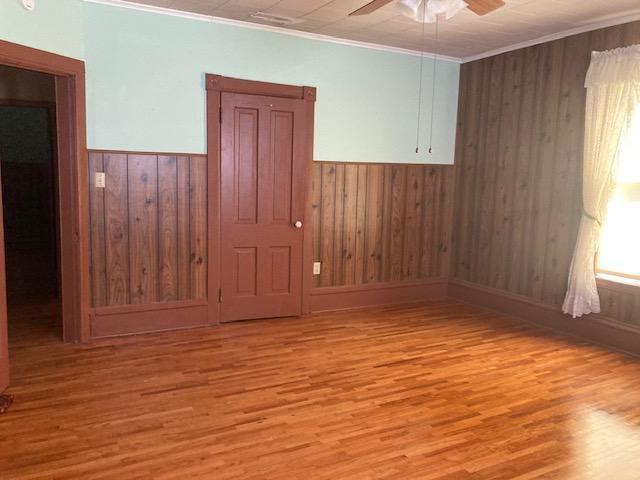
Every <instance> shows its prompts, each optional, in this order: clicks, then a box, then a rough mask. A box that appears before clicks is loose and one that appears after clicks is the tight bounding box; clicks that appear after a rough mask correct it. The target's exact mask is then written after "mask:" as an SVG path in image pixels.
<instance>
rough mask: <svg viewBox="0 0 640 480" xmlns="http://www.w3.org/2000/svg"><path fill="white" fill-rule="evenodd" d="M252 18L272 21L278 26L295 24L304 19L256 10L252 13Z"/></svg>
mask: <svg viewBox="0 0 640 480" xmlns="http://www.w3.org/2000/svg"><path fill="white" fill-rule="evenodd" d="M251 18H255V19H256V20H262V21H263V22H267V23H271V24H273V25H278V26H287V25H294V24H296V23H302V22H303V21H304V20H302V19H299V18H291V17H285V16H283V15H274V14H272V13H267V12H256V13H252V14H251Z"/></svg>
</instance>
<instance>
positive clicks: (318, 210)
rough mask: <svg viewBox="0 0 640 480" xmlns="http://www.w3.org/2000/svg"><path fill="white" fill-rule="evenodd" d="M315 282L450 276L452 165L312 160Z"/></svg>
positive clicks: (325, 284) (320, 284)
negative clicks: (318, 269) (318, 266)
mask: <svg viewBox="0 0 640 480" xmlns="http://www.w3.org/2000/svg"><path fill="white" fill-rule="evenodd" d="M312 175H313V177H312V181H313V191H312V197H313V198H312V202H313V203H312V205H313V224H314V243H313V244H314V261H316V262H321V274H320V275H315V276H314V281H315V283H314V285H315V286H316V287H335V286H341V285H358V284H364V283H376V282H401V281H406V280H416V279H424V278H432V277H446V276H447V275H448V266H449V261H450V258H449V253H450V248H449V244H450V235H451V222H450V218H451V205H452V200H453V167H452V166H447V165H406V164H398V165H390V164H384V165H383V164H362V163H360V164H357V163H334V162H315V163H314V166H313V173H312Z"/></svg>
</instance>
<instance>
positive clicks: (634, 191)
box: [598, 105, 640, 279]
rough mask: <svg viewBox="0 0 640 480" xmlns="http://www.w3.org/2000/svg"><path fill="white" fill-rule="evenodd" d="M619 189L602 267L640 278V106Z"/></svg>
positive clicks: (623, 150) (625, 144) (625, 147)
mask: <svg viewBox="0 0 640 480" xmlns="http://www.w3.org/2000/svg"><path fill="white" fill-rule="evenodd" d="M619 162H620V163H619V168H618V188H617V189H616V192H615V194H614V196H613V198H612V199H611V201H610V202H609V213H608V216H607V220H606V222H605V225H604V228H603V231H602V237H601V239H600V250H599V253H598V270H599V271H600V272H603V273H609V274H614V275H619V276H625V277H630V278H634V279H640V105H639V106H638V108H636V111H635V113H634V115H633V120H632V122H631V128H630V130H629V132H627V134H626V135H625V136H624V138H623V139H622V142H621V145H620V159H619Z"/></svg>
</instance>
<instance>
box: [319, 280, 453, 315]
mask: <svg viewBox="0 0 640 480" xmlns="http://www.w3.org/2000/svg"><path fill="white" fill-rule="evenodd" d="M446 296H447V279H446V278H428V279H424V280H416V281H404V282H385V283H365V284H362V285H346V286H341V287H319V288H312V289H311V311H312V312H326V311H331V310H346V309H350V308H358V307H370V306H376V305H392V304H396V303H413V302H420V301H425V300H436V299H443V298H446Z"/></svg>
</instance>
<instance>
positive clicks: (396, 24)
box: [127, 0, 640, 59]
mask: <svg viewBox="0 0 640 480" xmlns="http://www.w3.org/2000/svg"><path fill="white" fill-rule="evenodd" d="M505 1H506V5H505V6H504V7H503V8H501V9H499V10H496V11H494V12H492V13H490V14H488V15H485V16H483V17H479V16H477V15H475V14H473V13H472V12H470V11H468V10H465V11H463V12H461V13H459V14H458V15H456V16H455V17H453V18H452V19H450V20H448V21H446V22H441V23H440V26H439V39H440V41H439V42H438V46H437V47H436V44H435V41H434V26H433V25H432V24H428V25H427V27H426V35H425V42H424V43H422V40H421V39H422V27H421V24H420V23H418V22H414V21H413V20H410V19H408V18H406V17H403V16H402V15H399V14H398V12H397V10H396V6H395V5H394V4H393V3H391V4H389V5H387V6H386V7H383V8H381V9H380V10H378V11H376V12H374V13H372V14H370V15H364V16H357V17H349V16H348V15H349V12H351V11H353V10H355V9H357V8H359V7H361V6H363V5H365V4H366V3H368V0H135V2H133V1H132V2H128V0H127V3H138V4H145V5H151V6H156V7H163V8H168V9H173V10H179V11H183V12H191V13H198V14H203V15H211V16H216V17H222V18H226V19H233V20H241V21H246V22H252V23H266V22H261V21H259V20H256V19H254V18H252V17H251V14H253V13H255V12H258V11H262V12H268V13H272V14H277V15H285V16H289V17H294V18H297V19H300V20H303V21H302V22H301V23H297V24H294V25H291V26H288V27H286V28H289V29H294V30H299V31H302V32H309V33H315V34H322V35H328V36H331V37H337V38H340V39H345V40H354V41H358V42H367V43H374V44H379V45H385V46H390V47H398V48H404V49H410V50H420V51H427V52H432V53H438V54H442V55H446V56H450V57H457V58H462V59H469V58H471V57H476V56H482V55H483V54H486V53H488V52H493V51H495V50H503V49H507V48H508V47H510V46H513V45H516V44H520V43H527V42H532V41H533V40H536V39H538V38H540V37H546V36H553V35H557V34H559V33H561V32H566V31H573V30H578V31H579V30H589V29H590V28H589V27H591V26H596V25H602V26H605V25H610V24H615V23H624V22H625V21H630V20H635V19H640V0H505Z"/></svg>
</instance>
